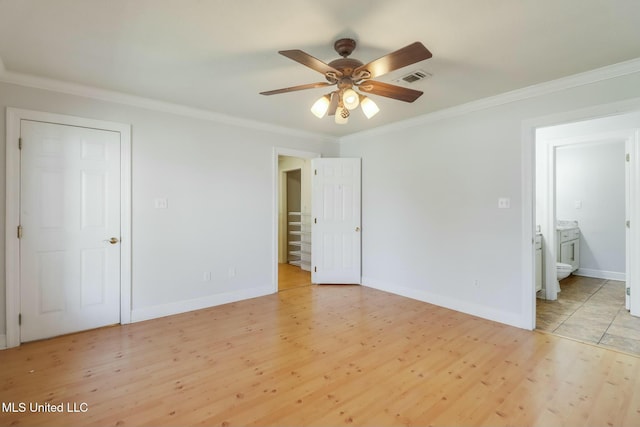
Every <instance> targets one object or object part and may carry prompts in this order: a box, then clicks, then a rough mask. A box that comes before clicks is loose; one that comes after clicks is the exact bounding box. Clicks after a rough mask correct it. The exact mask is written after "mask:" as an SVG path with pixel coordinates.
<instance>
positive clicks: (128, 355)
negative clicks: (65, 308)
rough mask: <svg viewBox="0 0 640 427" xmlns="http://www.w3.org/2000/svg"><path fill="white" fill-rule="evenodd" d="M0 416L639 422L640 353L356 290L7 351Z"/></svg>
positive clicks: (179, 422) (181, 422) (279, 299)
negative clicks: (62, 408) (10, 408)
mask: <svg viewBox="0 0 640 427" xmlns="http://www.w3.org/2000/svg"><path fill="white" fill-rule="evenodd" d="M0 367H1V368H0V384H1V388H0V401H2V402H5V403H6V402H14V403H16V404H17V403H19V402H26V403H27V405H28V404H29V403H32V402H33V403H46V402H49V403H51V404H59V403H63V404H67V403H70V404H77V405H80V404H81V403H86V405H87V409H88V410H87V412H85V413H61V414H60V413H28V412H27V413H8V412H4V413H0V425H3V426H8V425H20V426H23V425H65V426H72V425H84V426H90V425H99V426H107V425H110V426H137V425H152V426H162V425H171V426H191V425H201V426H243V425H245V426H246V425H272V426H294V425H295V426H304V425H315V426H343V425H344V426H346V425H369V426H371V425H375V426H411V425H439V426H446V425H449V426H466V425H486V426H506V425H516V426H533V425H540V426H583V425H590V426H607V425H609V426H638V425H640V358H638V357H634V356H630V355H627V354H623V353H620V352H616V351H612V350H608V349H604V348H599V347H596V346H593V345H589V344H584V343H580V342H577V341H574V340H569V339H566V338H561V337H558V336H554V335H551V334H545V333H540V332H530V331H525V330H521V329H517V328H513V327H509V326H505V325H501V324H498V323H494V322H490V321H487V320H483V319H479V318H475V317H472V316H468V315H464V314H461V313H458V312H454V311H450V310H447V309H444V308H439V307H435V306H432V305H429V304H426V303H422V302H419V301H414V300H411V299H407V298H403V297H400V296H395V295H391V294H387V293H384V292H380V291H377V290H373V289H369V288H366V287H361V286H328V285H318V286H304V287H299V288H295V289H290V290H288V291H286V292H280V293H277V294H273V295H269V296H265V297H261V298H255V299H250V300H246V301H241V302H237V303H232V304H226V305H222V306H218V307H214V308H210V309H206V310H200V311H195V312H191V313H185V314H181V315H177V316H171V317H165V318H161V319H155V320H151V321H147V322H140V323H136V324H131V325H125V326H117V327H112V328H105V329H100V330H95V331H90V332H85V333H79V334H74V335H69V336H64V337H59V338H55V339H51V340H46V341H40V342H34V343H29V344H24V345H22V346H21V347H19V348H15V349H9V350H4V351H0Z"/></svg>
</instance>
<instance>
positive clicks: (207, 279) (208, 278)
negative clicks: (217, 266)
mask: <svg viewBox="0 0 640 427" xmlns="http://www.w3.org/2000/svg"><path fill="white" fill-rule="evenodd" d="M202 280H203V281H205V282H210V281H211V272H210V271H205V272H204V274H203V275H202Z"/></svg>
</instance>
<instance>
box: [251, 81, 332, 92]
mask: <svg viewBox="0 0 640 427" xmlns="http://www.w3.org/2000/svg"><path fill="white" fill-rule="evenodd" d="M331 85H333V83H329V82H318V83H309V84H306V85H299V86H291V87H285V88H282V89H275V90H268V91H266V92H260V95H277V94H279V93H287V92H295V91H296V90H305V89H315V88H317V87H325V86H331Z"/></svg>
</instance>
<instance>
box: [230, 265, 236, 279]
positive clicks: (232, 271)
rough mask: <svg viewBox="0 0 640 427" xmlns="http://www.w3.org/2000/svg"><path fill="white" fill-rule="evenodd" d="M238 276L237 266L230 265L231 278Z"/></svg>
mask: <svg viewBox="0 0 640 427" xmlns="http://www.w3.org/2000/svg"><path fill="white" fill-rule="evenodd" d="M232 277H236V268H235V267H229V278H232Z"/></svg>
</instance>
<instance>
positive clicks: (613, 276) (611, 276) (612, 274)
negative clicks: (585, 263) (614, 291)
mask: <svg viewBox="0 0 640 427" xmlns="http://www.w3.org/2000/svg"><path fill="white" fill-rule="evenodd" d="M573 274H575V275H576V276H584V277H593V278H595V279H607V280H619V281H621V282H626V281H627V278H626V274H625V273H618V272H617V271H606V270H593V269H591V268H579V269H577V270H576V271H574V273H573Z"/></svg>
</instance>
